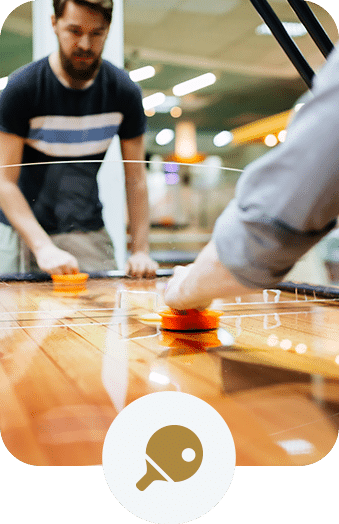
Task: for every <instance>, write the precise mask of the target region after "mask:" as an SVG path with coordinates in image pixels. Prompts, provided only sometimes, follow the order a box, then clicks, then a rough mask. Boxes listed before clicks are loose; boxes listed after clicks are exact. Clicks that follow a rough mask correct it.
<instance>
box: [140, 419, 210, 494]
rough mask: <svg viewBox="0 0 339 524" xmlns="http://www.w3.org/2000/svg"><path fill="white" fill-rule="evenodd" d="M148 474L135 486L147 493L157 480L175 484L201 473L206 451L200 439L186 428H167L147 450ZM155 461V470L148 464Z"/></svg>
mask: <svg viewBox="0 0 339 524" xmlns="http://www.w3.org/2000/svg"><path fill="white" fill-rule="evenodd" d="M146 455H147V457H146V466H147V471H146V474H145V475H144V476H143V477H142V478H141V479H140V480H139V481H138V482H137V484H136V486H137V488H138V489H139V490H140V491H144V490H145V489H146V488H147V487H148V486H149V485H150V484H151V483H152V482H153V481H155V480H166V481H167V479H166V478H165V476H164V475H163V473H165V474H166V475H167V476H168V477H170V479H171V480H173V481H174V482H180V481H182V480H187V479H189V478H190V477H192V476H193V475H194V474H195V473H196V472H197V471H198V469H199V467H200V465H201V462H202V456H203V449H202V445H201V442H200V440H199V438H198V437H197V435H196V434H195V433H193V431H191V430H190V429H188V428H186V427H184V426H176V425H173V426H165V427H163V428H161V429H159V430H158V431H156V432H155V433H153V435H152V436H151V438H150V439H149V441H148V444H147V447H146ZM147 458H149V459H152V461H153V463H154V464H155V465H156V466H157V467H154V466H153V465H152V464H151V463H150V462H149V461H148V460H147Z"/></svg>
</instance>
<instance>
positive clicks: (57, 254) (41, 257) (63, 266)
mask: <svg viewBox="0 0 339 524" xmlns="http://www.w3.org/2000/svg"><path fill="white" fill-rule="evenodd" d="M34 254H35V258H36V261H37V264H38V266H39V268H40V269H41V270H42V271H45V272H46V273H50V274H51V275H63V274H71V273H78V272H79V266H78V262H77V259H76V258H75V257H74V256H73V255H71V254H70V253H68V251H63V250H62V249H59V248H58V247H57V246H55V245H54V244H52V243H51V244H48V245H47V246H43V247H41V248H40V249H38V250H37V251H36V252H35V253H34Z"/></svg>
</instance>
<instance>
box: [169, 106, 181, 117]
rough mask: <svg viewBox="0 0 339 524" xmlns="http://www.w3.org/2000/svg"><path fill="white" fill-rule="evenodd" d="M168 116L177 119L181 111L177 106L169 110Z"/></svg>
mask: <svg viewBox="0 0 339 524" xmlns="http://www.w3.org/2000/svg"><path fill="white" fill-rule="evenodd" d="M170 114H171V116H172V117H173V118H179V117H180V116H181V115H182V109H181V107H179V106H174V107H172V109H171V110H170Z"/></svg>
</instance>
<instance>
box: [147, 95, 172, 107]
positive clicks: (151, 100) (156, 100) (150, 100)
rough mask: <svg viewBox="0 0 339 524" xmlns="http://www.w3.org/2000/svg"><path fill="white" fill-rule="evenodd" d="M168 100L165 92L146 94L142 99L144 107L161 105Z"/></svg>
mask: <svg viewBox="0 0 339 524" xmlns="http://www.w3.org/2000/svg"><path fill="white" fill-rule="evenodd" d="M165 100H166V96H165V95H164V93H154V94H153V95H150V96H146V97H145V98H143V100H142V105H143V106H144V109H152V108H153V107H157V106H160V104H163V103H164V102H165Z"/></svg>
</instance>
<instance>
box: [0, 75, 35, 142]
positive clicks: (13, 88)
mask: <svg viewBox="0 0 339 524" xmlns="http://www.w3.org/2000/svg"><path fill="white" fill-rule="evenodd" d="M26 87H27V86H26V85H25V83H24V82H23V81H22V79H20V78H19V77H18V75H13V76H12V77H10V78H9V80H8V84H7V86H6V87H5V89H4V90H3V91H2V93H1V95H0V131H3V132H4V133H11V134H15V135H18V136H21V137H23V138H26V137H27V134H28V130H29V111H30V109H31V103H30V98H29V96H28V93H27V89H26Z"/></svg>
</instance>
